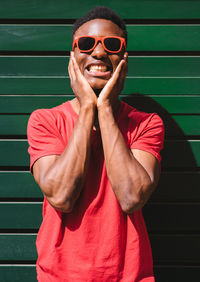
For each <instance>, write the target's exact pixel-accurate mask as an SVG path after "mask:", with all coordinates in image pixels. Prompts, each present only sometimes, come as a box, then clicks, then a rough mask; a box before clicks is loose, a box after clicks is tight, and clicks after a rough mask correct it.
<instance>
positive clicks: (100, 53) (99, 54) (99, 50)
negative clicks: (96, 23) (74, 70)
mask: <svg viewBox="0 0 200 282" xmlns="http://www.w3.org/2000/svg"><path fill="white" fill-rule="evenodd" d="M91 56H92V57H95V58H97V59H100V58H103V57H106V56H107V52H106V51H105V49H104V48H103V45H102V43H101V42H100V41H99V42H98V43H97V45H96V47H95V48H94V50H93V51H92V53H91Z"/></svg>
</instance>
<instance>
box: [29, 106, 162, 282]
mask: <svg viewBox="0 0 200 282" xmlns="http://www.w3.org/2000/svg"><path fill="white" fill-rule="evenodd" d="M77 118H78V115H77V114H76V113H75V111H74V110H73V108H72V106H71V103H70V102H66V103H63V104H62V105H60V106H58V107H55V108H52V109H40V110H37V111H35V112H33V113H32V115H31V117H30V119H29V123H28V141H29V145H30V147H29V154H30V157H31V162H30V166H31V167H32V165H33V164H34V162H35V161H36V160H37V159H39V158H41V157H43V156H47V155H55V154H58V155H60V154H62V152H63V150H64V149H65V147H66V146H67V142H68V140H69V138H70V135H71V133H72V131H73V128H74V126H75V124H76V121H77ZM116 121H117V123H118V126H119V128H120V130H121V132H122V135H123V137H124V139H125V142H126V144H127V146H128V147H129V148H135V149H141V150H143V151H147V152H150V153H151V154H153V155H154V156H155V157H156V158H157V159H158V160H159V162H160V159H161V158H160V150H161V149H162V146H163V138H164V130H163V123H162V120H161V119H160V117H159V116H158V115H157V114H155V113H154V114H147V113H143V112H139V111H137V110H136V109H134V108H133V107H131V106H129V105H127V104H125V103H124V102H121V105H120V108H119V110H118V114H117V117H116ZM119 169H120V168H119ZM36 245H37V251H38V260H37V276H38V281H41V282H51V281H53V282H62V281H68V282H82V281H83V282H86V281H89V282H92V281H93V282H106V281H107V282H118V281H123V282H139V281H140V282H153V281H154V276H153V263H152V255H151V247H150V243H149V238H148V234H147V231H146V226H145V223H144V219H143V216H142V211H141V210H140V211H137V212H134V213H132V214H125V213H123V212H122V210H121V207H120V205H119V203H118V201H117V199H116V196H115V194H114V192H113V190H112V187H111V185H110V183H109V180H108V177H107V174H106V167H105V161H104V155H103V149H102V143H101V138H100V134H99V133H98V131H94V130H93V132H92V148H91V157H90V163H89V168H88V175H87V179H86V182H85V185H84V187H83V189H82V192H81V195H80V197H79V199H78V200H77V201H76V203H75V205H74V208H73V210H72V212H71V213H62V212H60V211H57V210H55V209H54V208H53V207H52V206H51V205H50V204H49V203H48V201H47V200H46V199H45V198H44V205H43V222H42V225H41V227H40V230H39V233H38V237H37V242H36Z"/></svg>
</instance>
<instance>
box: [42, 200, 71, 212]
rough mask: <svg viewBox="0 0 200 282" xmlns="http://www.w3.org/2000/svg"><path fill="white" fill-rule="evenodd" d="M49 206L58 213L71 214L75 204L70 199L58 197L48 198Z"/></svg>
mask: <svg viewBox="0 0 200 282" xmlns="http://www.w3.org/2000/svg"><path fill="white" fill-rule="evenodd" d="M46 198H47V201H48V202H49V204H50V205H51V206H52V207H53V208H54V209H56V210H57V211H60V212H64V213H70V212H72V210H73V207H74V203H72V201H71V200H70V199H65V200H63V199H59V198H57V197H46Z"/></svg>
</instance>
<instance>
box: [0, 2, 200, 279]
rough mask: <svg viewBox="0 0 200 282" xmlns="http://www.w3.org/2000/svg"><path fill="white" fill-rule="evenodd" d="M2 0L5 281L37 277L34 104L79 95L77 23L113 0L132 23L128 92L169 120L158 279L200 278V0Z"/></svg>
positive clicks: (157, 224) (149, 214)
mask: <svg viewBox="0 0 200 282" xmlns="http://www.w3.org/2000/svg"><path fill="white" fill-rule="evenodd" d="M2 2H3V3H1V6H0V38H1V40H0V86H1V87H0V156H1V158H0V249H1V252H0V281H3V282H4V281H20V282H21V281H29V282H32V281H36V274H35V261H36V258H37V253H36V249H35V239H36V235H37V231H38V228H39V226H40V223H41V212H42V194H41V192H40V189H39V188H38V187H37V185H36V184H35V183H34V180H33V178H32V176H31V175H30V173H29V156H28V154H27V148H28V145H27V140H26V126H27V120H28V118H29V115H30V113H31V112H32V111H33V110H35V109H37V108H42V107H52V106H55V105H58V104H60V103H62V102H64V101H65V100H66V99H71V98H72V97H73V94H72V91H71V89H70V83H69V77H68V73H67V64H68V60H69V51H70V48H71V27H72V24H73V22H74V19H76V18H77V17H80V16H82V15H83V14H84V13H85V12H87V11H88V10H89V9H90V8H92V7H93V6H94V5H108V7H110V8H112V9H114V10H115V11H116V12H117V13H118V14H119V15H120V16H121V17H122V18H124V19H125V21H126V23H127V29H128V36H129V42H128V51H129V70H128V76H127V79H126V83H125V87H124V90H123V93H122V95H121V99H123V100H124V101H126V102H128V103H129V104H131V105H133V106H135V107H136V108H138V109H141V110H144V111H149V112H153V111H156V112H157V113H158V114H159V115H160V116H161V117H162V118H163V120H164V123H165V128H166V141H165V149H164V150H163V153H162V156H163V162H162V173H161V179H160V183H159V186H158V188H157V190H156V191H155V193H154V194H153V196H152V198H151V200H150V202H149V203H148V204H147V205H146V207H145V208H144V216H145V219H146V223H147V228H148V231H149V234H150V240H151V243H152V250H153V257H154V271H155V276H156V281H159V282H169V281H170V282H177V281H181V282H186V281H187V282H188V281H192V282H197V281H199V277H200V255H199V253H200V224H199V220H198V215H199V211H200V170H199V167H200V13H199V11H200V1H195V0H192V1H189V0H185V1H184V0H174V1H172V0H168V1H159V0H137V1H136V0H135V1H134V0H127V1H119V0H115V1H113V0H112V1H109V4H108V3H107V2H108V1H105V0H102V1H100V0H99V1H95V2H94V1H89V0H86V1H84V2H80V3H77V2H73V1H67V0H60V1H55V0H48V1H47V0H44V1H39V0H29V1H27V0H18V1H14V0H7V1H5V2H4V1H2ZM77 7H78V9H77Z"/></svg>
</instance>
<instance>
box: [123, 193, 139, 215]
mask: <svg viewBox="0 0 200 282" xmlns="http://www.w3.org/2000/svg"><path fill="white" fill-rule="evenodd" d="M144 204H145V201H144V199H143V197H139V196H132V197H131V196H130V197H126V198H125V199H123V201H122V202H121V203H120V205H121V209H122V211H123V212H124V213H126V214H131V213H133V212H135V211H138V210H140V209H141V208H142V207H143V206H144Z"/></svg>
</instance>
